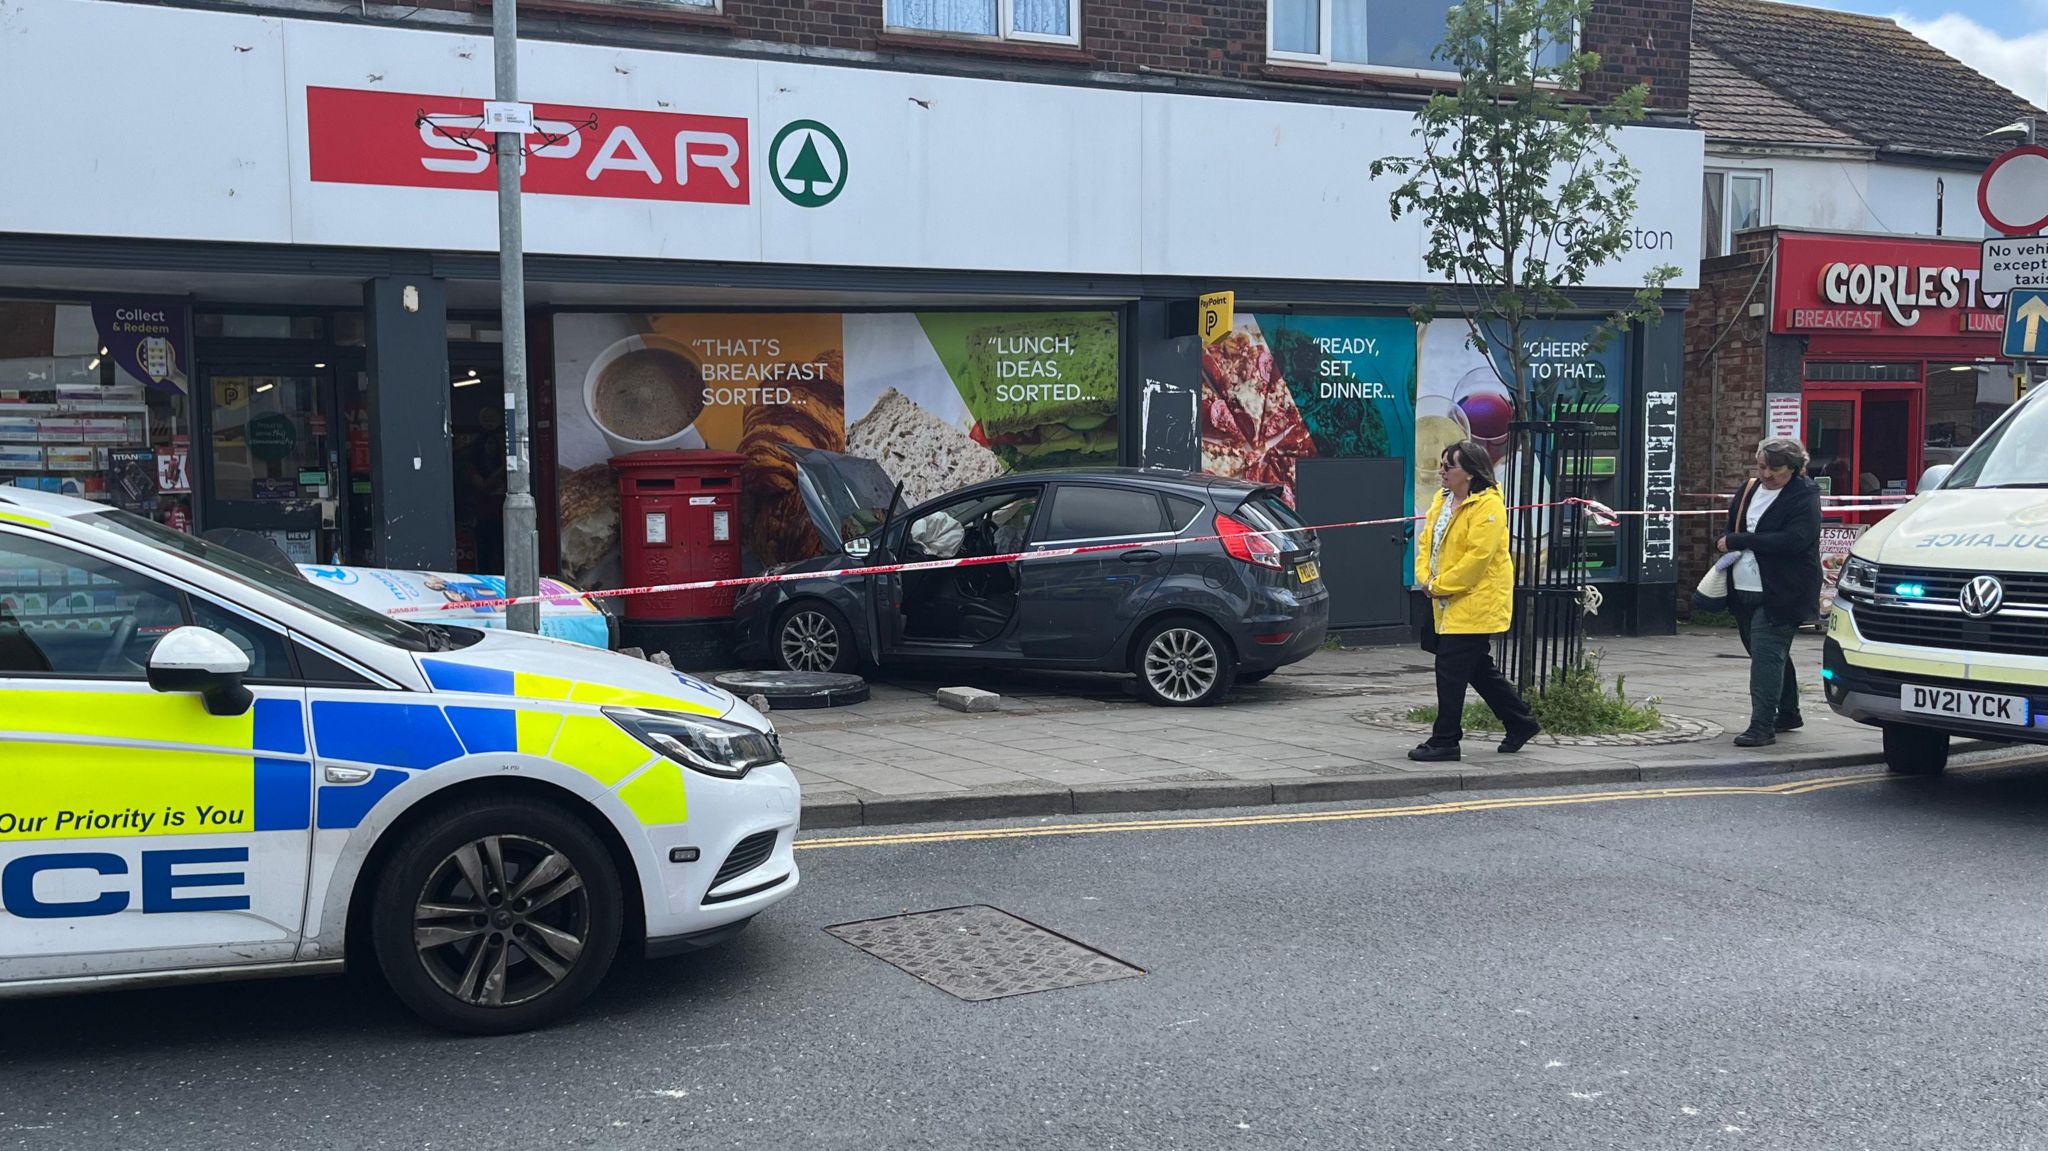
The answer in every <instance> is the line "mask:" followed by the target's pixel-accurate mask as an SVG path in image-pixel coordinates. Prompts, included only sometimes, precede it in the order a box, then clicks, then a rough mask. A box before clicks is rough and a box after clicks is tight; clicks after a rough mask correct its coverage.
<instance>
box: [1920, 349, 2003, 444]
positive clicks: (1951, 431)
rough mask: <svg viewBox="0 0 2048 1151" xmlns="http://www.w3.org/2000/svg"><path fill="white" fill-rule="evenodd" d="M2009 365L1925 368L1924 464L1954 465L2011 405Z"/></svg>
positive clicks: (1987, 363) (1960, 365)
mask: <svg viewBox="0 0 2048 1151" xmlns="http://www.w3.org/2000/svg"><path fill="white" fill-rule="evenodd" d="M2017 394H2018V388H2017V386H2016V384H2015V382H2014V377H2013V365H2011V364H2008V363H1989V362H1968V363H1949V364H1929V365H1927V441H1926V443H1927V462H1928V463H1929V464H1940V463H1954V462H1955V460H1956V458H1957V457H1958V456H1960V455H1961V454H1962V450H1963V449H1964V448H1966V447H1969V446H1970V445H1971V444H1973V443H1975V442H1976V440H1977V437H1978V436H1980V435H1982V434H1983V433H1984V429H1986V428H1988V427H1990V426H1991V424H1992V422H1993V421H1995V420H1996V419H1998V417H1999V416H2000V415H2002V414H2003V413H2004V412H2005V409H2007V408H2009V407H2011V406H2012V404H2013V400H2014V399H2015V398H2016V396H2017Z"/></svg>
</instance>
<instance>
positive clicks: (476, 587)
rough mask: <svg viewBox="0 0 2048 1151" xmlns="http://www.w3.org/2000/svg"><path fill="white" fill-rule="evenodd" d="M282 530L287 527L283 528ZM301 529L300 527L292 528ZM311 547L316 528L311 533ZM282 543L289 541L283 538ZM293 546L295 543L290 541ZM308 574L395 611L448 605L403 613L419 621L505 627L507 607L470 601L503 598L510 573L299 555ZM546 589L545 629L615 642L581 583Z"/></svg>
mask: <svg viewBox="0 0 2048 1151" xmlns="http://www.w3.org/2000/svg"><path fill="white" fill-rule="evenodd" d="M280 534H282V533H280ZM292 534H294V535H297V534H299V533H296V532H294V533H292ZM304 542H305V546H306V548H307V549H310V548H311V546H312V540H311V536H310V533H308V534H307V538H306V539H305V541H304ZM280 546H284V545H283V544H282V543H281V545H280ZM286 550H287V551H288V552H289V551H291V550H293V549H291V548H289V547H287V548H286ZM293 562H294V563H296V564H298V567H299V571H300V572H301V573H302V574H304V575H305V577H306V578H307V579H308V580H310V581H312V582H313V583H315V584H317V585H319V586H320V587H323V588H326V589H327V590H328V591H331V592H335V593H338V594H340V595H343V596H346V597H348V598H349V599H352V600H354V601H355V602H357V603H359V604H362V605H363V606H365V607H372V608H375V609H377V610H378V611H387V612H388V611H390V610H391V609H392V608H395V607H422V606H435V607H445V608H446V609H447V610H445V611H432V612H420V613H417V614H408V615H406V616H404V617H402V618H404V619H408V620H411V621H413V622H415V623H453V624H461V625H462V626H464V627H486V628H502V627H504V626H505V609H504V608H502V607H466V606H464V605H466V604H468V603H470V602H471V601H473V600H488V599H502V598H503V597H504V595H505V577H504V576H495V575H458V574H456V573H453V572H424V571H393V570H390V569H387V568H358V567H328V566H321V565H317V564H313V563H310V562H307V561H305V560H302V559H299V558H298V557H297V556H294V557H293ZM540 594H541V595H544V596H550V597H553V598H550V599H547V600H543V601H542V602H541V605H540V632H541V634H542V635H545V636H550V637H552V638H554V639H565V640H568V641H570V642H572V643H580V644H584V645H586V646H589V647H596V648H604V647H609V646H610V625H608V624H607V623H606V622H605V617H604V614H603V612H601V611H600V610H599V609H598V608H597V606H596V605H595V604H593V603H591V602H590V601H589V600H587V599H584V598H583V597H581V596H579V595H577V594H576V589H574V588H572V587H569V586H568V585H566V584H563V583H560V582H558V581H556V580H551V579H548V578H547V577H545V576H543V577H541V581H540Z"/></svg>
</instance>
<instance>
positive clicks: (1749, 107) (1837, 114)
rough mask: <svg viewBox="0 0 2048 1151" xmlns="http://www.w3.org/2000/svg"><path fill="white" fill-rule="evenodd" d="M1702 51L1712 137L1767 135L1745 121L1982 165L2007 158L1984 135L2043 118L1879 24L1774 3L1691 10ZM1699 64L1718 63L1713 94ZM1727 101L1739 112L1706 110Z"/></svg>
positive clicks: (1697, 48) (1700, 4)
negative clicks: (1820, 128) (1818, 128)
mask: <svg viewBox="0 0 2048 1151" xmlns="http://www.w3.org/2000/svg"><path fill="white" fill-rule="evenodd" d="M1693 44H1694V51H1693V66H1694V68H1695V70H1696V72H1695V79H1694V88H1693V104H1694V107H1695V109H1696V110H1697V115H1698V118H1699V120H1700V123H1701V125H1702V126H1703V127H1705V128H1706V130H1707V133H1708V135H1709V137H1710V138H1725V139H1732V140H1745V139H1747V140H1758V139H1759V135H1758V134H1759V133H1767V132H1768V131H1770V130H1771V129H1770V127H1767V126H1763V125H1751V126H1743V125H1741V124H1740V123H1739V122H1740V121H1741V120H1742V118H1743V117H1745V116H1746V115H1751V114H1753V115H1755V116H1757V117H1758V118H1759V119H1761V120H1763V121H1764V122H1765V124H1769V125H1780V124H1782V125H1783V126H1784V127H1785V128H1786V129H1787V130H1795V129H1797V130H1802V131H1803V130H1810V129H1811V122H1812V121H1818V122H1819V123H1821V124H1823V125H1825V126H1826V127H1828V128H1830V129H1833V130H1834V131H1836V132H1838V133H1840V134H1842V135H1845V136H1848V137H1850V138H1851V142H1854V143H1861V144H1863V145H1866V146H1868V147H1872V148H1876V149H1877V150H1878V151H1880V152H1890V153H1897V154H1901V155H1907V156H1925V157H1930V158H1940V159H1951V160H1970V161H1978V162H1983V161H1989V160H1990V159H1991V158H1992V157H1994V156H1996V155H1998V154H1999V153H2000V152H2003V151H2005V149H2006V145H2004V144H2002V143H1999V142H1997V141H1993V140H1986V139H1983V136H1984V133H1986V132H1989V131H1991V130H1992V129H1994V128H1998V127H2002V126H2004V125H2006V124H2010V123H2012V122H2013V121H2014V120H2017V119H2020V118H2021V117H2024V116H2034V115H2040V114H2041V110H2040V109H2038V108H2035V107H2034V106H2033V105H2032V104H2029V103H2027V102H2026V101H2025V100H2023V99H2021V98H2020V97H2019V96H2017V95H2015V94H2013V93H2012V92H2010V91H2008V90H2006V89H2005V88H2004V87H2001V86H2000V85H1999V84H1998V83H1997V82H1995V81H1993V80H1992V79H1990V78H1989V77H1987V76H1985V75H1983V74H1982V73H1980V72H1977V71H1976V70H1975V69H1972V68H1971V67H1969V66H1968V65H1967V64H1964V63H1963V62H1962V61H1960V60H1957V59H1956V58H1955V57H1953V56H1950V55H1948V54H1947V53H1944V52H1942V51H1941V50H1940V49H1938V48H1936V47H1934V46H1933V45H1932V44H1929V43H1928V42H1926V41H1925V40H1922V39H1920V38H1919V37H1917V36H1915V35H1913V34H1912V33H1910V32H1908V31H1906V30H1905V29H1904V28H1901V27H1899V26H1898V24H1896V23H1894V22H1893V21H1891V20H1888V19H1885V18H1882V17H1877V16H1862V15H1858V14H1856V13H1853V12H1836V11H1832V10H1829V9H1825V8H1804V7H1799V6H1797V5H1792V4H1780V3H1775V2H1774V0H1694V4H1693ZM1702 50H1704V51H1702ZM1702 56H1707V57H1711V58H1710V59H1708V61H1707V68H1708V73H1709V75H1708V82H1707V83H1705V84H1702V83H1701V81H1700V78H1699V75H1698V73H1697V69H1698V68H1699V67H1700V61H1701V58H1702ZM1717 64H1718V65H1721V66H1722V67H1720V69H1719V71H1718V73H1717V71H1716V68H1717ZM1731 72H1732V73H1734V75H1733V76H1732V77H1731V76H1730V75H1729V73H1731ZM1745 80H1746V81H1748V83H1745V82H1744V81H1745ZM1773 97H1775V99H1773ZM1724 99H1725V100H1729V101H1732V102H1733V106H1732V107H1725V108H1724V107H1720V106H1715V107H1712V108H1709V106H1708V105H1709V104H1710V102H1711V103H1714V104H1716V105H1718V104H1719V103H1720V101H1722V100H1724ZM1787 108H1789V109H1790V111H1787ZM1801 113H1803V114H1804V115H1803V117H1801V116H1799V114H1801ZM1795 118H1798V119H1799V120H1800V121H1801V123H1804V124H1805V125H1806V126H1805V127H1804V128H1801V127H1800V126H1799V124H1795V123H1794V120H1795ZM1731 121H1734V122H1736V124H1735V127H1734V128H1732V129H1730V128H1729V125H1730V123H1731ZM1724 129H1725V130H1727V131H1726V134H1725V135H1724ZM1736 132H1741V133H1742V134H1739V135H1738V134H1735V133H1736ZM1772 142H1785V143H1791V142H1799V143H1814V144H1823V143H1840V142H1841V141H1830V140H1820V139H1814V140H1794V141H1772Z"/></svg>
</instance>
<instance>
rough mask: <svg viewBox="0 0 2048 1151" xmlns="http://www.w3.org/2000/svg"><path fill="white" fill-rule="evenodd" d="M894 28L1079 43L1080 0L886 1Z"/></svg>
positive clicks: (885, 13)
mask: <svg viewBox="0 0 2048 1151" xmlns="http://www.w3.org/2000/svg"><path fill="white" fill-rule="evenodd" d="M884 15H885V18H886V20H887V22H888V25H889V30H890V31H892V32H939V33H944V34H948V35H953V36H977V37H983V38H986V39H990V40H1017V41H1022V42H1024V43H1033V44H1079V43H1080V42H1081V0H887V4H886V5H885V8H884Z"/></svg>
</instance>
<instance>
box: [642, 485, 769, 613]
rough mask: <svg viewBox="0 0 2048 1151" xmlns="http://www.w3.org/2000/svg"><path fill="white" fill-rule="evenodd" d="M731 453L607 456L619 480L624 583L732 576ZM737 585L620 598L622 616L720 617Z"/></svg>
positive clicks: (735, 497) (736, 492)
mask: <svg viewBox="0 0 2048 1151" xmlns="http://www.w3.org/2000/svg"><path fill="white" fill-rule="evenodd" d="M746 461H747V457H745V456H743V455H740V454H739V453H737V452H703V451H684V452H634V453H633V454H632V455H627V456H619V457H617V458H616V459H614V460H612V470H613V471H614V472H616V473H617V474H618V477H619V542H620V546H621V550H622V552H623V556H624V560H625V573H624V574H625V579H626V586H628V587H646V586H649V585H651V584H669V583H694V582H696V581H697V580H712V579H731V578H733V577H735V576H738V575H739V574H740V523H739V520H740V465H741V464H744V463H746ZM738 594H739V589H737V588H712V589H709V590H706V591H681V592H660V593H657V594H654V595H631V596H626V597H625V600H626V618H627V619H629V620H695V619H724V618H726V617H729V616H731V615H732V605H733V600H734V599H735V598H737V596H738Z"/></svg>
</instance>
